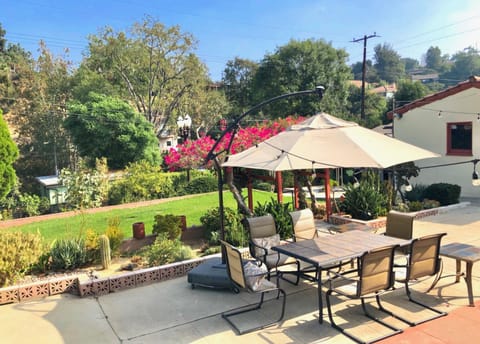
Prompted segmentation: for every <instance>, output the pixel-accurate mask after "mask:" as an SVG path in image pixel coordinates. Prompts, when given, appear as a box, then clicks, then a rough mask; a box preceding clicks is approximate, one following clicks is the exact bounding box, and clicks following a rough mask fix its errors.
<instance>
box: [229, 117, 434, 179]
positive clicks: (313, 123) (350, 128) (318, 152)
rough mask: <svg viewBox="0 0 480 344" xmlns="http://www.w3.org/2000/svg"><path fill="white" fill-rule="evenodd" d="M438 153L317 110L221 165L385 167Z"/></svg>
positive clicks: (259, 166)
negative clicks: (313, 114)
mask: <svg viewBox="0 0 480 344" xmlns="http://www.w3.org/2000/svg"><path fill="white" fill-rule="evenodd" d="M439 156H440V155H439V154H436V153H433V152H430V151H428V150H425V149H423V148H419V147H417V146H414V145H411V144H409V143H406V142H403V141H400V140H397V139H394V138H391V137H388V136H385V135H382V134H380V133H377V132H375V131H373V130H370V129H366V128H363V127H361V126H360V125H358V124H357V123H355V122H348V121H344V120H342V119H340V118H337V117H334V116H331V115H329V114H326V113H320V114H317V115H315V116H312V117H310V118H309V119H307V120H305V121H304V122H302V123H300V124H296V125H292V126H291V127H289V128H288V129H287V130H286V131H284V132H281V133H279V134H278V135H275V136H273V137H271V138H269V139H267V140H265V141H263V142H261V143H259V144H257V145H256V146H253V147H250V148H249V149H247V150H245V151H243V152H240V153H238V154H234V155H231V156H229V157H228V159H226V161H225V162H224V163H223V164H222V166H224V167H229V166H230V167H245V168H251V169H259V170H269V171H286V170H300V169H312V168H336V167H347V168H348V167H351V168H353V167H358V168H360V167H373V168H387V167H390V166H394V165H398V164H401V163H405V162H409V161H415V160H420V159H427V158H435V157H439Z"/></svg>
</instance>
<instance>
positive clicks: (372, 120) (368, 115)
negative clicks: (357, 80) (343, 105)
mask: <svg viewBox="0 0 480 344" xmlns="http://www.w3.org/2000/svg"><path fill="white" fill-rule="evenodd" d="M348 101H349V110H350V113H351V114H352V115H353V119H354V120H355V121H356V122H360V120H359V118H360V112H361V102H362V90H361V89H360V87H357V86H355V85H350V87H349V96H348ZM386 110H387V101H386V100H385V97H382V96H380V95H378V94H375V93H372V92H368V91H367V92H365V121H364V122H363V123H361V124H362V125H363V126H365V127H367V128H373V127H376V126H377V125H380V124H381V123H382V116H383V114H384V113H385V111H386Z"/></svg>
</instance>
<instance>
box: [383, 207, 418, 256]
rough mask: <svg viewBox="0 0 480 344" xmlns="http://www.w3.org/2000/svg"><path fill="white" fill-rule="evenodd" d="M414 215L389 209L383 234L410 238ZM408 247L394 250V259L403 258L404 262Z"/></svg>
mask: <svg viewBox="0 0 480 344" xmlns="http://www.w3.org/2000/svg"><path fill="white" fill-rule="evenodd" d="M414 219H415V215H412V214H409V213H402V212H400V211H395V210H390V211H389V212H388V214H387V224H386V230H385V233H384V235H387V236H391V237H394V238H399V239H405V240H411V239H412V236H413V220H414ZM407 254H408V247H404V248H398V249H397V250H396V252H395V260H396V261H398V260H399V259H403V260H404V262H403V263H402V264H406V263H405V262H406V260H407V259H408V257H407Z"/></svg>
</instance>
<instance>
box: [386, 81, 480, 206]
mask: <svg viewBox="0 0 480 344" xmlns="http://www.w3.org/2000/svg"><path fill="white" fill-rule="evenodd" d="M388 117H389V118H391V119H393V136H394V137H395V138H397V139H399V140H402V141H405V142H408V143H411V144H413V145H415V146H418V147H422V148H425V149H428V150H430V151H433V152H436V153H438V154H440V155H441V157H440V158H434V159H425V160H420V161H416V162H415V164H416V165H417V166H418V167H420V169H421V170H420V175H419V176H418V177H417V178H414V179H413V178H412V179H413V180H410V182H411V183H413V184H424V185H430V184H432V183H440V182H444V183H451V184H457V185H460V186H461V188H462V193H461V196H463V197H479V198H480V186H474V185H472V184H473V181H472V177H473V174H474V169H475V168H479V169H480V164H478V166H477V160H478V159H480V77H477V76H472V77H470V78H469V79H468V80H466V81H463V82H460V83H459V84H457V85H455V86H452V87H449V88H447V89H445V90H442V91H440V92H437V93H434V94H431V95H429V96H426V97H424V98H421V99H418V100H416V101H414V102H411V103H408V104H406V105H404V106H401V107H399V108H396V109H395V110H393V111H390V112H389V113H388ZM393 153H394V152H393ZM477 183H479V184H480V180H479V182H475V184H477Z"/></svg>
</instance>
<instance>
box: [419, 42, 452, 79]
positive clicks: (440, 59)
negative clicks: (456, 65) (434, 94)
mask: <svg viewBox="0 0 480 344" xmlns="http://www.w3.org/2000/svg"><path fill="white" fill-rule="evenodd" d="M447 57H448V56H442V51H441V50H440V48H439V47H433V46H432V47H430V48H428V50H427V53H426V54H425V66H426V67H427V68H429V69H433V70H435V71H437V72H439V73H440V72H445V70H446V69H447Z"/></svg>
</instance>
